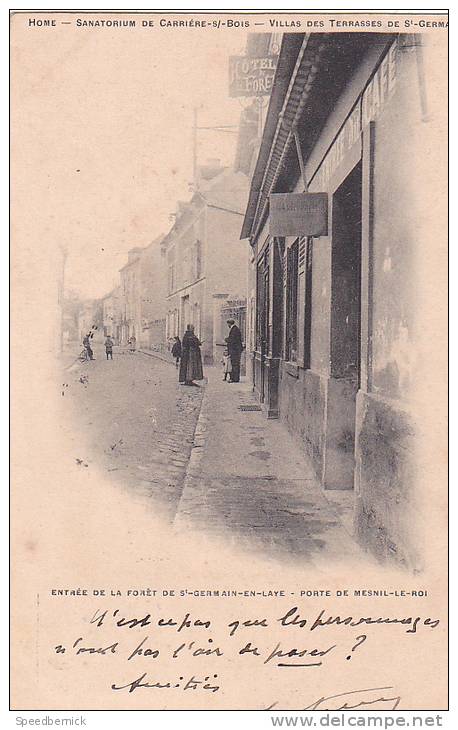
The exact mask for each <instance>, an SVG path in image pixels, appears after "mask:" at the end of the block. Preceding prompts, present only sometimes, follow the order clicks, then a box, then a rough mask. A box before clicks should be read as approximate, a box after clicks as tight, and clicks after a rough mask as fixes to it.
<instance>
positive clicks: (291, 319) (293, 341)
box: [285, 240, 299, 362]
mask: <svg viewBox="0 0 458 730" xmlns="http://www.w3.org/2000/svg"><path fill="white" fill-rule="evenodd" d="M286 262H287V264H286V265H287V271H286V353H285V354H286V360H288V361H289V362H296V361H297V294H298V287H297V279H298V269H299V241H298V240H296V241H295V242H294V243H293V244H292V246H290V248H289V249H288V253H287V258H286Z"/></svg>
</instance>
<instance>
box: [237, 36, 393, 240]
mask: <svg viewBox="0 0 458 730" xmlns="http://www.w3.org/2000/svg"><path fill="white" fill-rule="evenodd" d="M392 40H393V36H392V35H390V34H378V33H336V34H332V33H313V34H310V35H307V34H304V33H301V34H290V33H289V34H285V36H284V38H283V43H282V47H281V51H280V57H279V62H278V66H277V72H276V75H275V79H274V86H273V91H272V95H271V99H270V103H269V109H268V113H267V117H266V124H265V127H264V133H263V138H262V141H261V146H260V149H259V155H258V159H257V162H256V167H255V171H254V174H253V179H252V182H251V188H250V194H249V198H248V205H247V209H246V212H245V218H244V221H243V226H242V231H241V236H240V237H241V238H250V239H254V238H255V237H256V235H257V232H258V230H259V228H260V226H261V225H262V223H263V221H264V219H265V217H266V215H267V211H268V203H269V195H270V193H272V192H274V191H278V190H280V191H281V192H289V191H290V190H291V189H292V187H293V184H294V183H295V180H296V179H297V178H296V179H293V178H294V175H293V169H295V170H296V171H297V170H298V162H297V154H296V151H295V149H294V150H293V149H292V147H293V145H292V144H291V142H292V140H293V139H294V134H295V132H297V134H298V141H299V144H300V147H301V152H302V157H303V160H304V162H306V161H307V159H308V157H309V155H310V153H311V151H312V149H313V145H314V144H315V141H316V139H317V137H318V135H319V133H320V131H321V129H322V127H323V125H324V123H325V121H326V119H327V118H328V116H329V114H330V113H331V111H332V109H333V108H334V106H335V103H336V102H337V100H338V98H339V96H340V94H341V93H342V91H343V89H344V88H345V85H346V84H348V80H349V78H351V76H352V75H353V73H354V71H355V69H356V68H357V66H358V65H359V64H360V62H361V60H362V57H363V56H364V54H365V53H366V51H367V49H368V47H369V46H370V45H371V44H374V43H376V44H377V45H380V46H382V47H386V46H387V45H389V44H390V43H391V42H392Z"/></svg>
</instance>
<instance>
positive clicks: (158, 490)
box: [63, 345, 202, 520]
mask: <svg viewBox="0 0 458 730" xmlns="http://www.w3.org/2000/svg"><path fill="white" fill-rule="evenodd" d="M94 354H95V358H96V359H95V360H94V361H92V362H87V363H79V362H78V363H76V364H74V365H73V366H71V367H70V368H69V369H68V370H67V371H66V373H65V376H64V379H65V383H66V385H68V387H64V388H63V393H64V398H63V401H64V405H65V410H66V413H67V414H68V417H69V418H71V419H72V421H73V422H74V424H75V435H76V434H78V437H76V438H75V440H76V441H77V443H78V444H83V443H85V442H86V451H84V453H78V454H77V453H75V459H80V460H81V461H82V464H81V466H82V468H85V467H84V465H85V464H90V463H91V462H92V463H93V464H94V465H96V466H98V467H99V468H102V469H103V470H104V471H106V472H107V473H109V475H110V476H111V477H112V478H113V480H114V481H115V482H118V483H120V484H121V485H122V486H123V487H125V488H128V489H130V490H131V491H132V492H133V494H135V495H136V496H139V497H142V496H143V497H146V498H148V497H150V498H151V500H152V501H154V509H155V510H156V511H157V512H160V513H161V514H162V515H163V516H164V517H166V518H168V519H169V520H172V519H173V517H174V515H175V512H176V508H177V504H178V500H179V498H180V495H181V489H182V485H183V479H184V475H185V471H186V467H187V464H188V459H189V454H190V452H191V448H192V442H193V435H194V430H195V426H196V422H197V418H198V415H199V410H200V404H201V399H202V390H201V389H200V388H197V387H196V388H186V387H183V386H180V385H179V384H178V377H177V373H176V370H175V368H174V367H173V366H172V365H171V364H170V363H167V362H163V361H162V360H159V359H157V358H155V357H151V356H148V355H144V354H142V353H140V352H136V353H133V354H132V353H130V352H129V351H128V350H127V349H126V350H124V351H123V350H119V349H118V348H115V351H114V355H113V360H109V361H107V360H106V358H105V351H104V348H103V347H102V346H100V345H99V346H97V345H96V346H95V348H94Z"/></svg>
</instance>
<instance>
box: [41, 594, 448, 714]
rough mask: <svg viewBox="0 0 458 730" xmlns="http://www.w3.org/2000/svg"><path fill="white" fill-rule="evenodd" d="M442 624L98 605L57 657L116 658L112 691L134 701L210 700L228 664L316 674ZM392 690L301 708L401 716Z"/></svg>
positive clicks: (292, 610)
mask: <svg viewBox="0 0 458 730" xmlns="http://www.w3.org/2000/svg"><path fill="white" fill-rule="evenodd" d="M277 609H278V607H277ZM270 610H271V611H274V610H275V608H274V607H272V608H271V609H270ZM439 624H440V621H439V619H437V618H435V617H433V616H421V615H414V614H412V615H383V614H382V615H379V614H377V613H374V614H371V615H368V614H364V615H358V614H354V615H347V614H342V615H336V614H335V613H331V612H329V611H328V610H327V609H326V608H325V607H323V608H320V609H318V610H316V611H311V610H310V609H308V610H307V611H305V610H303V609H302V608H301V607H300V606H299V605H291V606H290V607H288V608H287V609H286V610H283V611H282V610H279V611H278V613H277V614H275V613H271V614H270V615H269V614H268V613H267V611H266V613H265V614H264V615H239V616H238V615H234V616H233V618H231V619H230V620H229V621H222V620H221V618H220V617H218V616H216V617H215V615H213V614H211V613H210V612H208V610H207V609H205V610H204V611H203V612H202V613H197V612H196V613H191V612H183V613H182V614H180V615H168V614H167V613H164V611H162V612H158V613H157V614H156V615H155V614H154V612H152V611H151V610H149V611H142V610H140V611H136V612H135V613H134V614H133V613H129V612H128V611H123V609H122V607H121V606H120V607H118V608H104V606H100V607H99V608H97V610H96V611H95V612H94V613H93V614H92V615H91V616H89V617H87V618H86V619H84V621H82V623H81V626H78V627H77V629H76V631H75V630H74V629H73V630H72V631H73V633H72V631H69V632H68V634H67V636H65V637H62V638H61V639H60V640H59V641H58V642H57V643H55V644H54V646H53V648H52V651H53V652H54V653H55V654H57V655H65V658H66V659H67V660H68V658H69V657H70V658H71V662H72V663H77V662H79V661H82V660H84V661H85V663H86V664H87V661H86V660H87V658H88V657H89V658H90V657H92V661H95V657H104V658H105V660H104V661H106V669H107V672H109V670H110V657H111V658H113V657H115V656H116V657H117V658H118V659H119V660H120V661H121V663H120V662H119V661H117V662H116V673H117V674H119V672H120V669H119V667H122V669H121V673H120V675H119V676H111V675H110V674H109V673H108V674H107V677H108V679H107V688H108V689H109V690H110V691H111V692H114V693H124V694H126V695H129V696H131V695H138V693H143V692H145V691H146V690H156V691H165V692H169V693H170V692H173V691H176V692H187V693H192V694H194V693H200V694H206V695H210V696H211V695H216V694H217V693H219V692H221V691H222V689H223V686H224V667H225V659H226V660H227V659H228V660H229V661H230V663H231V665H232V666H233V665H234V662H237V663H239V662H240V663H242V662H243V663H250V667H251V668H252V669H253V671H256V668H257V667H259V666H260V665H262V666H264V667H269V668H271V670H272V671H275V672H280V671H281V672H291V671H292V672H301V671H302V672H313V671H317V670H319V668H320V667H323V666H326V664H327V663H329V662H330V661H331V659H332V660H333V661H334V662H335V661H337V662H339V663H340V662H341V663H343V664H346V663H348V662H351V661H352V660H354V659H355V657H356V656H357V655H360V654H361V652H364V651H365V649H366V647H367V646H368V644H369V643H370V641H371V637H372V636H375V634H376V632H380V631H389V632H390V635H391V634H392V632H396V633H397V635H399V640H400V639H401V637H410V640H412V641H416V640H417V637H419V636H422V635H423V636H425V635H427V634H429V632H432V631H434V630H435V629H437V627H438V626H439ZM240 666H241V664H240ZM183 667H184V669H183ZM189 667H191V668H192V670H193V671H191V672H189ZM97 669H98V670H100V664H98V666H97ZM390 690H392V688H391V687H368V688H364V689H356V688H355V689H353V688H352V689H351V690H349V692H348V693H345V694H343V695H342V694H337V695H331V696H327V697H320V698H318V699H315V700H313V702H312V703H311V704H309V705H307V706H306V707H304V708H303V709H320V710H322V709H342V708H344V709H349V708H350V707H352V708H355V707H360V708H363V707H364V706H366V709H369V708H370V709H374V708H375V706H376V707H380V706H384V707H385V709H396V708H397V707H398V705H399V702H400V699H401V698H400V697H399V696H398V695H396V693H393V692H391V691H390ZM374 693H375V694H374ZM277 702H278V700H276V699H275V700H273V701H272V703H270V704H269V705H268V707H266V708H265V709H272V708H274V707H275V706H276V705H277ZM336 705H337V706H336ZM372 705H374V707H371V706H372ZM388 705H389V707H388Z"/></svg>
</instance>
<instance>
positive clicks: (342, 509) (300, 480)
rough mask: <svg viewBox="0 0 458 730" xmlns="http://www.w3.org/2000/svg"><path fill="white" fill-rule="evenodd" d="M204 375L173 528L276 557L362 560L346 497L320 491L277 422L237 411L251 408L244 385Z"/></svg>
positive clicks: (214, 373)
mask: <svg viewBox="0 0 458 730" xmlns="http://www.w3.org/2000/svg"><path fill="white" fill-rule="evenodd" d="M206 375H207V376H208V384H207V385H206V388H205V394H204V398H203V402H202V409H201V414H200V418H199V421H198V424H197V428H196V433H195V438H194V448H193V450H192V452H191V459H190V463H189V467H188V470H187V475H186V479H185V484H184V489H183V492H182V496H181V499H180V502H179V506H178V511H177V515H176V518H175V528H176V530H177V531H179V532H182V531H183V530H188V531H191V532H196V533H198V534H199V535H200V536H204V535H207V536H213V537H218V538H222V539H224V540H225V541H226V542H229V543H230V544H233V545H237V546H238V547H239V548H242V549H244V548H246V549H247V550H249V551H251V552H252V551H253V550H255V551H260V552H262V553H264V554H268V555H270V556H271V557H274V558H276V559H279V560H283V559H288V560H289V561H291V560H292V559H294V560H295V561H298V562H310V561H313V560H315V559H317V558H326V559H328V558H331V557H332V558H336V559H337V558H342V559H348V558H352V559H355V558H358V559H365V556H364V554H363V552H362V550H361V549H360V548H359V547H358V546H357V544H356V543H355V542H354V540H353V538H352V536H351V523H352V519H351V512H352V502H353V494H352V493H351V492H346V493H342V492H340V493H335V492H333V493H330V492H327V493H325V492H323V490H322V489H321V488H320V486H319V485H318V483H317V480H316V478H315V476H314V474H313V471H312V469H311V467H310V465H309V464H308V462H307V460H306V458H305V456H304V455H303V454H302V453H301V451H300V447H299V446H298V444H297V443H296V442H295V441H294V440H293V438H292V437H291V435H290V434H289V433H288V432H287V430H286V428H285V427H284V426H283V424H282V423H281V422H280V421H276V420H267V419H266V416H265V415H264V413H262V412H260V411H259V410H253V411H251V410H240V406H251V407H253V406H254V407H256V406H257V405H258V404H257V400H256V398H255V396H254V395H253V393H252V390H251V385H250V383H248V382H241V383H238V384H231V385H229V384H228V383H225V382H223V380H222V374H221V370H220V369H217V368H207V369H206ZM243 380H244V381H246V379H243ZM328 495H330V496H329V497H328Z"/></svg>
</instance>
